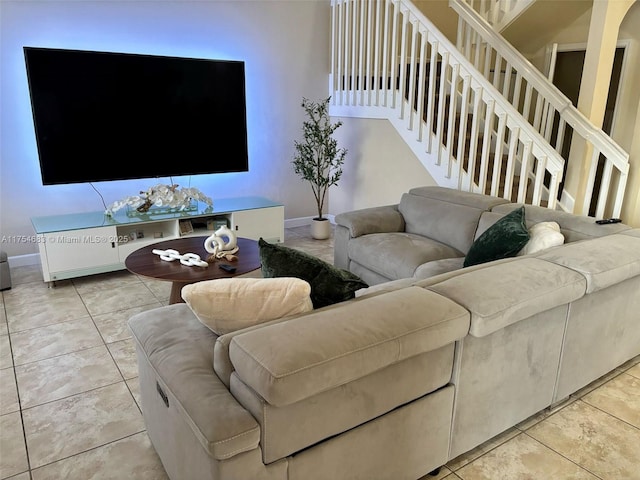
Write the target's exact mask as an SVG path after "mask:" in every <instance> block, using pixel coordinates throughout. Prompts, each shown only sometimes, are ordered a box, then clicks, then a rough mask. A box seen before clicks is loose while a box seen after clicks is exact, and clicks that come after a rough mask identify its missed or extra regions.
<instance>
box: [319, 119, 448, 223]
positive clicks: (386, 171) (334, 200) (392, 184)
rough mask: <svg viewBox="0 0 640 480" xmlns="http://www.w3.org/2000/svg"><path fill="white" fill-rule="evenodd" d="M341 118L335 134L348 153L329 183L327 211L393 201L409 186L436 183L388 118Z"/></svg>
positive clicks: (334, 211) (352, 208) (396, 201)
mask: <svg viewBox="0 0 640 480" xmlns="http://www.w3.org/2000/svg"><path fill="white" fill-rule="evenodd" d="M335 120H337V119H335ZM340 120H342V122H343V125H342V126H341V127H340V128H339V129H338V130H336V132H335V134H334V136H335V138H336V139H337V140H338V142H339V145H340V146H341V147H344V148H346V149H347V150H348V153H347V158H346V160H345V164H344V173H343V176H342V179H341V181H340V184H339V185H338V186H336V187H331V195H330V197H329V212H330V213H332V214H338V213H340V212H346V211H349V210H355V209H360V208H368V207H375V206H379V205H390V204H395V203H398V202H399V201H400V196H401V195H402V194H403V193H404V192H406V191H407V190H409V189H410V188H412V187H421V186H424V185H436V182H435V181H434V180H433V177H431V175H429V173H428V172H427V170H426V169H425V167H424V166H423V165H422V164H421V163H420V160H419V159H418V158H417V157H416V156H415V155H414V153H413V152H412V151H411V149H410V148H409V147H408V146H407V144H406V143H405V142H404V140H403V139H402V137H400V135H399V134H398V132H396V130H395V129H394V127H393V126H392V125H391V123H389V121H387V120H372V119H362V118H340Z"/></svg>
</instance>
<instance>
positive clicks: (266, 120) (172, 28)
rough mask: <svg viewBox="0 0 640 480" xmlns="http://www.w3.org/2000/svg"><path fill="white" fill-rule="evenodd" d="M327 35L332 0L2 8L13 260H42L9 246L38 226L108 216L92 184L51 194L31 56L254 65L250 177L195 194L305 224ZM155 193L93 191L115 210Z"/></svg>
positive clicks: (5, 194) (310, 206) (133, 186)
mask: <svg viewBox="0 0 640 480" xmlns="http://www.w3.org/2000/svg"><path fill="white" fill-rule="evenodd" d="M329 28H330V24H329V1H328V0H317V1H295V2H291V1H278V0H273V1H246V0H245V1H197V2H181V1H163V0H156V1H153V0H151V1H122V2H121V1H77V0H67V1H30V0H18V1H11V0H2V1H0V58H1V62H2V63H1V66H0V70H1V73H0V75H1V76H0V104H1V105H2V110H1V114H0V115H1V117H0V238H2V237H4V239H5V241H4V242H2V243H0V248H2V249H3V250H5V251H6V252H7V254H8V255H9V256H15V255H22V254H29V253H35V252H37V245H36V244H34V243H32V242H16V241H12V236H17V235H32V234H33V228H32V226H31V223H30V217H32V216H39V215H51V214H63V213H74V212H81V211H96V210H102V209H103V206H102V203H101V201H100V198H99V197H98V195H97V194H96V193H95V192H94V191H93V190H92V188H91V187H90V185H88V184H76V185H66V186H47V187H43V186H42V183H41V180H40V171H39V165H38V157H37V150H36V144H35V138H34V132H33V123H32V118H31V109H30V103H29V94H28V88H27V79H26V73H25V68H24V59H23V53H22V47H23V46H25V45H28V46H36V47H56V48H78V49H92V50H104V51H120V52H132V53H149V54H160V55H175V56H190V57H201V58H219V59H233V60H243V61H245V62H246V65H245V69H246V75H247V79H246V86H247V120H248V140H249V162H250V170H249V172H248V173H237V174H224V175H200V176H194V177H192V178H191V185H192V186H196V187H198V188H200V189H201V190H203V191H204V192H205V193H206V194H208V195H210V196H212V197H213V198H214V199H215V198H216V197H218V198H224V197H233V196H240V195H261V196H265V197H269V198H271V199H273V200H276V201H279V202H282V203H283V204H284V205H285V217H286V218H296V217H304V216H311V215H313V214H314V201H313V197H312V195H311V194H310V193H309V192H308V191H307V189H308V187H307V185H305V184H304V183H302V182H301V181H300V180H299V179H298V177H297V176H295V174H294V173H293V170H292V168H291V158H292V155H293V141H294V140H295V139H298V138H299V137H300V136H301V124H302V120H303V111H302V108H301V107H300V103H301V99H302V97H303V96H306V97H309V98H315V99H320V98H324V97H325V96H326V95H327V75H328V73H329V72H328V68H329V48H328V45H329ZM221 154H222V155H224V150H222V153H221ZM88 161H90V159H88ZM114 161H115V162H117V159H114ZM176 161H178V162H179V161H180V159H176ZM159 180H160V181H162V182H163V183H168V179H159ZM174 181H176V183H178V184H181V185H186V184H187V182H188V181H189V179H188V177H182V178H180V177H178V178H176V177H174ZM155 183H158V181H157V180H155V179H149V180H130V181H119V182H100V183H97V184H96V187H97V188H98V189H99V190H100V192H101V193H102V194H103V195H104V197H105V201H106V202H107V204H108V203H111V202H113V201H114V200H117V199H119V198H122V197H124V196H127V195H132V194H135V193H137V192H138V191H139V190H140V189H146V188H147V187H149V186H151V185H154V184H155ZM283 187H286V188H283Z"/></svg>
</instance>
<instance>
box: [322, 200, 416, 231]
mask: <svg viewBox="0 0 640 480" xmlns="http://www.w3.org/2000/svg"><path fill="white" fill-rule="evenodd" d="M335 220H336V224H337V225H340V226H343V227H346V228H348V229H349V234H350V236H351V238H356V237H360V236H362V235H368V234H371V233H386V232H403V231H404V217H403V216H402V214H401V213H400V212H399V211H398V205H386V206H383V207H373V208H365V209H362V210H354V211H352V212H345V213H340V214H338V215H336V219H335Z"/></svg>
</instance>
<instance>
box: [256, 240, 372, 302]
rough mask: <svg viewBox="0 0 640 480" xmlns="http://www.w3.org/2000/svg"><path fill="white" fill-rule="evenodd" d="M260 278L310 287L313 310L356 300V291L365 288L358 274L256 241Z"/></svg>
mask: <svg viewBox="0 0 640 480" xmlns="http://www.w3.org/2000/svg"><path fill="white" fill-rule="evenodd" d="M258 245H259V247H260V261H261V262H262V275H263V276H264V277H265V278H273V277H296V278H301V279H302V280H305V281H307V282H308V283H309V285H311V301H312V302H313V307H314V308H321V307H325V306H327V305H332V304H334V303H338V302H343V301H345V300H349V299H351V298H354V297H355V292H356V290H359V289H361V288H366V287H368V285H367V284H366V283H365V282H363V281H362V279H360V277H358V276H357V275H354V274H353V273H351V272H349V271H347V270H343V269H341V268H337V267H334V266H333V265H331V264H329V263H327V262H324V261H322V260H320V259H319V258H316V257H314V256H312V255H309V254H307V253H304V252H301V251H300V250H296V249H293V248H289V247H285V246H284V245H278V244H273V243H269V242H266V241H265V240H263V239H262V238H261V239H260V240H258Z"/></svg>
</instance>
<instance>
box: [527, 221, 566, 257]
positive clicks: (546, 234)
mask: <svg viewBox="0 0 640 480" xmlns="http://www.w3.org/2000/svg"><path fill="white" fill-rule="evenodd" d="M563 243H564V235H562V233H560V225H558V224H557V223H556V222H540V223H536V224H535V225H533V226H531V227H529V241H528V242H527V244H526V245H525V246H524V247H523V248H522V250H520V251H519V252H518V255H519V256H521V255H531V254H533V253H538V252H541V251H542V250H546V249H548V248H551V247H558V246H560V245H562V244H563Z"/></svg>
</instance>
